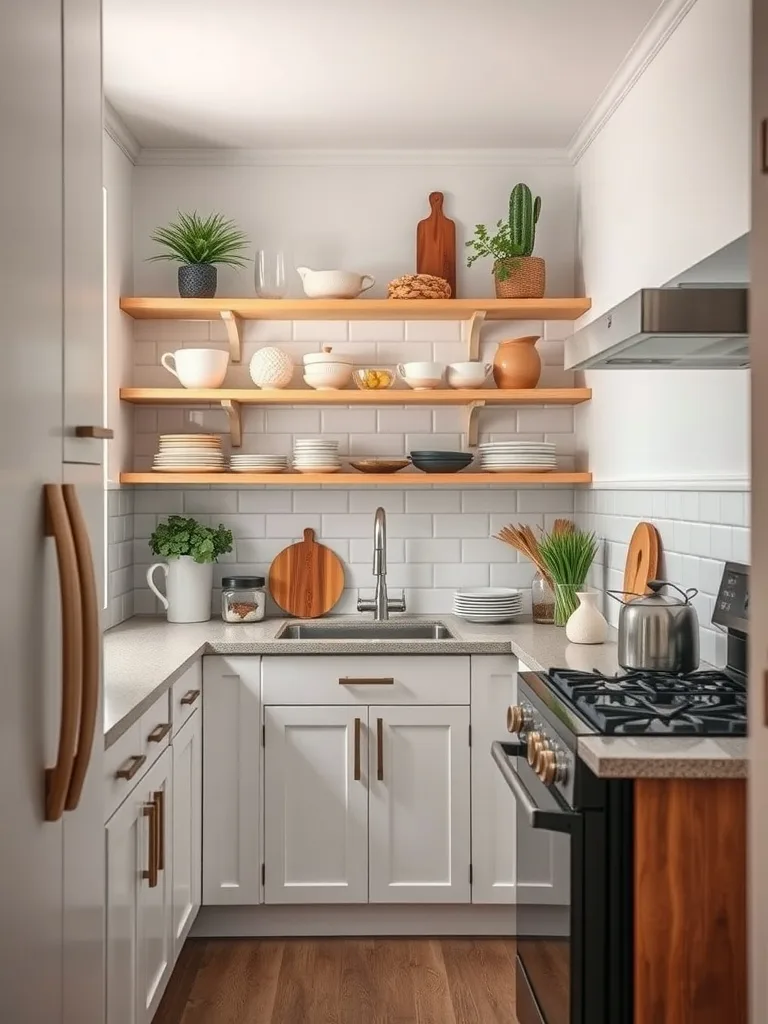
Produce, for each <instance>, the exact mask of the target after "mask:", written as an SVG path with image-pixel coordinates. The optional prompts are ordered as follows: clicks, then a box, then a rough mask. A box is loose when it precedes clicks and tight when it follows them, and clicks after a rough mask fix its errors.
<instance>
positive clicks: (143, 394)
mask: <svg viewBox="0 0 768 1024" xmlns="http://www.w3.org/2000/svg"><path fill="white" fill-rule="evenodd" d="M591 397H592V389H591V388H529V389H526V390H514V391H513V390H502V389H500V388H478V389H471V390H470V389H460V390H454V389H453V388H440V389H438V390H435V391H410V390H405V389H403V390H399V389H397V390H395V389H391V388H390V389H389V390H386V391H384V390H379V391H361V390H359V389H358V388H354V389H350V390H348V391H314V390H312V389H311V388H300V389H298V388H297V389H292V390H288V389H283V390H280V389H271V390H265V391H262V390H260V389H259V388H121V389H120V398H121V399H122V400H123V401H124V402H133V403H134V404H136V405H194V404H195V403H200V402H206V403H208V402H225V401H226V402H239V403H240V404H241V405H373V406H377V405H469V404H470V403H471V402H484V403H485V404H486V405H579V404H580V403H581V402H588V401H589V400H590V398H591Z"/></svg>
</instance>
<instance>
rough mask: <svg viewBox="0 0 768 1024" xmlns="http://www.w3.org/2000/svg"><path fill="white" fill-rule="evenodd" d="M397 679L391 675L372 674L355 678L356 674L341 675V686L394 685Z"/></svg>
mask: <svg viewBox="0 0 768 1024" xmlns="http://www.w3.org/2000/svg"><path fill="white" fill-rule="evenodd" d="M394 683H395V680H394V679H393V678H392V677H391V676H380V677H376V676H370V677H368V678H366V677H363V678H359V679H358V678H355V676H341V677H340V679H339V686H394Z"/></svg>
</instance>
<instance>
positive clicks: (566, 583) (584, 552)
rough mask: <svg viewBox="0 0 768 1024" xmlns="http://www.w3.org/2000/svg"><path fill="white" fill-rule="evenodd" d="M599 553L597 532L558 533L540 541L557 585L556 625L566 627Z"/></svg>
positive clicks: (551, 575) (541, 552) (546, 535)
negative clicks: (578, 594) (590, 568)
mask: <svg viewBox="0 0 768 1024" xmlns="http://www.w3.org/2000/svg"><path fill="white" fill-rule="evenodd" d="M596 554H597V539H596V538H595V535H594V533H587V532H585V531H584V530H570V531H555V530H553V531H552V532H551V533H546V534H544V535H543V536H542V537H541V538H540V540H539V557H540V558H541V561H542V562H543V564H544V566H545V568H546V570H547V575H548V576H549V578H550V579H551V580H552V581H553V583H554V585H555V625H556V626H564V625H565V624H566V623H567V622H568V619H569V618H570V617H571V615H572V614H573V613H574V612H575V611H576V608H577V607H578V604H579V598H578V596H577V593H578V591H580V590H582V589H583V587H584V583H585V581H586V578H587V573H588V572H589V567H590V566H591V565H592V562H593V561H594V560H595V555H596Z"/></svg>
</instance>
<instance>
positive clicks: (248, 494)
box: [237, 488, 302, 512]
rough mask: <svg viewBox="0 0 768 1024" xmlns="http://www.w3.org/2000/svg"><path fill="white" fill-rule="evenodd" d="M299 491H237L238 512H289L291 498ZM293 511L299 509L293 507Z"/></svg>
mask: <svg viewBox="0 0 768 1024" xmlns="http://www.w3.org/2000/svg"><path fill="white" fill-rule="evenodd" d="M301 493H302V492H301V491H289V490H285V491H283V490H267V489H265V488H260V489H258V490H247V491H238V492H237V511H238V512H290V511H291V510H292V504H291V499H292V497H293V496H294V495H296V494H301ZM294 511H299V510H298V509H295V510H294Z"/></svg>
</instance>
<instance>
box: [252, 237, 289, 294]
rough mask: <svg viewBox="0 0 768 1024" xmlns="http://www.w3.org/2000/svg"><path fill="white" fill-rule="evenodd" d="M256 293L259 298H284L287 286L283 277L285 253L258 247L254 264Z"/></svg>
mask: <svg viewBox="0 0 768 1024" xmlns="http://www.w3.org/2000/svg"><path fill="white" fill-rule="evenodd" d="M255 283H256V294H257V295H258V296H259V298H260V299H284V298H285V293H286V291H287V288H288V282H287V280H286V277H285V255H284V253H282V252H275V251H272V250H269V249H259V250H258V251H257V253H256V266H255Z"/></svg>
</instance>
